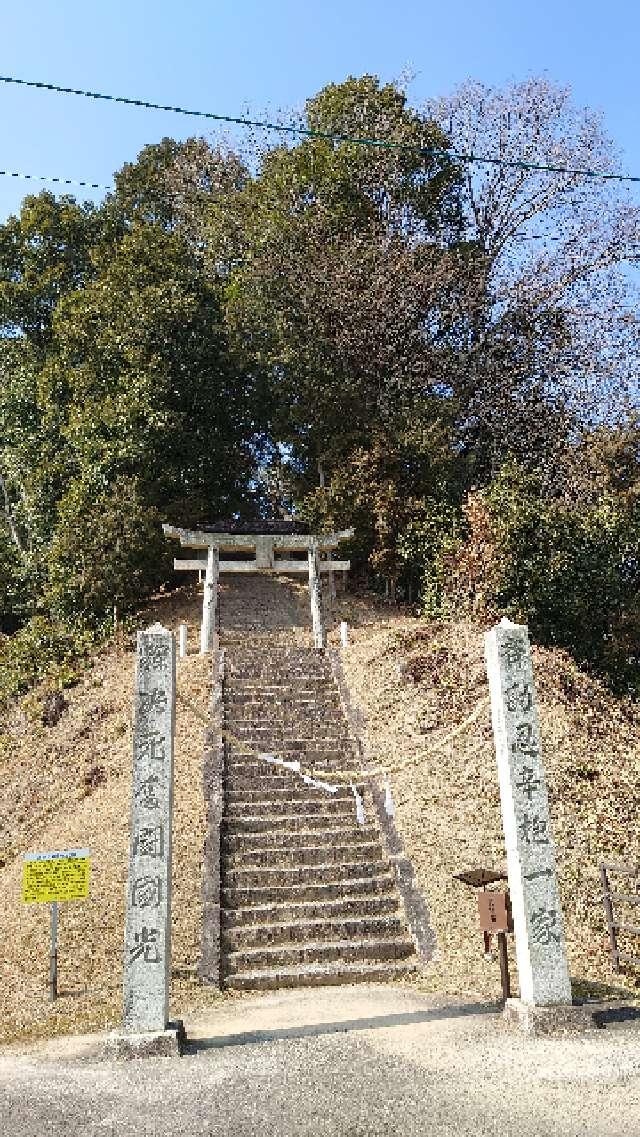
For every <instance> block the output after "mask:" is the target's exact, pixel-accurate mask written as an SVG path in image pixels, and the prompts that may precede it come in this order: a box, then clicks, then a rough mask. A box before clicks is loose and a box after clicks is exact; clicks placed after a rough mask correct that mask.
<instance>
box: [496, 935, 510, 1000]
mask: <svg viewBox="0 0 640 1137" xmlns="http://www.w3.org/2000/svg"><path fill="white" fill-rule="evenodd" d="M498 957H499V959H500V980H501V983H502V997H503V999H504V1001H505V1003H506V1001H507V999H510V998H511V979H510V976H509V956H508V954H507V933H506V932H498Z"/></svg>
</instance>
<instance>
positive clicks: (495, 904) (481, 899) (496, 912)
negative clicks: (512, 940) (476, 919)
mask: <svg viewBox="0 0 640 1137" xmlns="http://www.w3.org/2000/svg"><path fill="white" fill-rule="evenodd" d="M478 912H479V914H480V927H481V929H482V931H483V932H511V931H512V930H513V926H512V923H511V905H510V903H509V895H508V893H506V892H491V891H489V892H479V893H478Z"/></svg>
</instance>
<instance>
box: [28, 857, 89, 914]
mask: <svg viewBox="0 0 640 1137" xmlns="http://www.w3.org/2000/svg"><path fill="white" fill-rule="evenodd" d="M90 868H91V860H90V850H89V849H66V850H65V851H64V852H61V853H27V854H26V856H25V858H24V863H23V865H22V899H23V901H24V903H25V904H33V903H34V902H38V901H39V902H40V903H45V904H49V903H51V902H52V901H54V900H86V898H87V897H88V895H89V871H90Z"/></svg>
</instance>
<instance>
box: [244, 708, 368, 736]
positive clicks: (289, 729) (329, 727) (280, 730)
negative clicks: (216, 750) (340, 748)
mask: <svg viewBox="0 0 640 1137" xmlns="http://www.w3.org/2000/svg"><path fill="white" fill-rule="evenodd" d="M225 718H226V721H227V723H228V725H229V726H231V724H232V723H233V729H234V731H236V733H238V734H240V735H243V734H245V733H247V732H249V733H251V734H255V735H259V734H269V733H272V734H274V735H283V734H284V735H291V734H292V735H293V737H294V738H297V737H298V735H297V734H296V731H299V730H300V729H301V728H303V727H304V728H305V729H304V730H303V731H302V735H301V736H300V737H302V738H306V737H307V735H309V734H310V733H312V735H313V734H315V733H317V731H318V729H319V730H320V731H321V732H322V734H323V735H324V736H326V737H329V736H331V735H334V734H342V735H344V734H347V732H346V727H345V723H344V720H343V719H341V718H338V716H337V715H336V714H335V713H334V712H332V713H331V714H326V715H325V714H315V715H311V714H309V715H297V714H286V715H282V716H281V717H279V718H278V717H276V716H275V715H270V714H265V712H264V711H262V712H261V714H260V715H254V717H253V718H247V717H246V716H245V715H244V714H243V715H242V717H241V716H240V715H230V714H229V713H228V712H227V714H226V715H225ZM313 727H315V728H316V729H315V730H314V731H311V729H310V728H313ZM347 737H349V735H348V734H347Z"/></svg>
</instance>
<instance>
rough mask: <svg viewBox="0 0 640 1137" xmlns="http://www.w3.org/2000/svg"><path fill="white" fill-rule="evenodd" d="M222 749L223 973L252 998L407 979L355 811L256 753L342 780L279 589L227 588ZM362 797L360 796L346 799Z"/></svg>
mask: <svg viewBox="0 0 640 1137" xmlns="http://www.w3.org/2000/svg"><path fill="white" fill-rule="evenodd" d="M220 615H221V619H220V631H221V637H222V646H224V648H225V656H226V668H225V692H224V707H225V728H226V729H227V730H228V731H229V734H230V735H231V736H233V740H234V741H233V742H230V743H228V744H227V748H226V762H225V775H224V813H223V829H222V911H221V928H222V975H223V983H224V985H225V986H226V987H230V988H237V989H262V988H275V987H297V986H306V985H313V984H328V983H353V982H356V981H359V980H370V981H373V980H376V981H384V980H389V979H392V978H395V977H400V976H404V975H408V974H410V973H412V972H414V971H415V970H416V969H417V957H416V954H415V946H414V942H413V940H412V938H411V935H410V933H409V931H408V927H407V923H406V918H405V914H404V911H403V908H402V904H401V900H400V895H399V893H398V890H397V887H396V881H395V876H394V872H393V867H392V865H391V863H390V861H389V859H388V857H387V856H386V853H385V850H384V848H383V843H382V839H381V835H380V832H379V829H378V827H377V824H376V822H375V820H374V815H373V809H372V807H371V805H370V803H368V802H367V809H366V823H365V824H364V825H360V824H358V822H357V820H356V811H355V801H354V795H353V793H352V791H351V789H350V788H349V787H348V786H344V785H341V786H340V787H339V788H338V791H337V793H335V794H332V793H328V792H326V791H324V790H323V789H321V788H317V787H312V786H308V785H306V784H305V783H304V782H303V781H302V780H301V778H300V777H299V776H298V775H297V774H296V773H294V772H293V771H290V770H288V769H286V768H283V767H282V766H276V765H272V764H270V763H267V762H265V761H262V760H261V759H259V758H257V757H256V750H257V751H260V752H264V753H268V754H273V755H276V756H278V757H280V758H284V759H286V760H298V761H300V762H301V763H302V765H303V766H305V765H314V766H319V767H323V768H325V769H327V770H336V771H339V770H340V769H352V768H353V767H354V765H356V763H357V753H356V746H355V743H354V741H353V739H352V738H351V737H350V734H349V729H348V725H347V721H346V719H345V716H344V714H343V711H342V707H341V703H340V697H339V692H338V689H337V686H336V684H335V681H334V679H333V676H332V673H331V667H330V662H329V660H328V658H327V656H326V654H325V653H324V652H323V651H318V650H316V649H314V648H312V647H308V646H301V643H302V638H303V636H304V631H303V628H304V627H305V626H306V627H308V616H307V615H306V612H305V613H304V614H303V612H302V611H300V608H299V606H298V604H297V601H296V591H295V588H294V587H293V586H291V585H290V584H288V582H286V581H284V580H282V578H280V579H274V578H273V577H266V576H260V577H253V578H250V579H247V578H244V579H241V580H237V579H236V580H234V581H232V582H231V583H229V584H228V585H227V584H225V586H224V587H223V589H222V591H221V598H220ZM358 788H359V790H360V792H363V786H359V787H358Z"/></svg>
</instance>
